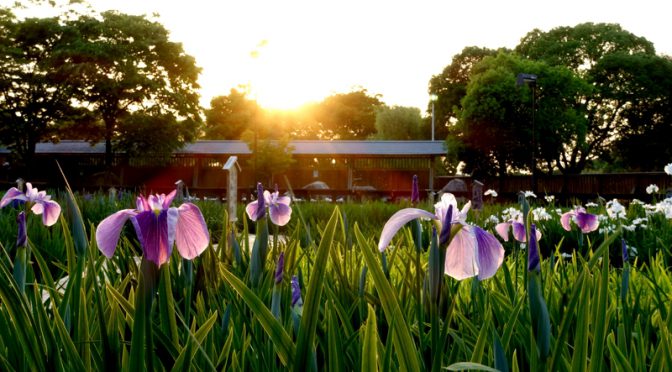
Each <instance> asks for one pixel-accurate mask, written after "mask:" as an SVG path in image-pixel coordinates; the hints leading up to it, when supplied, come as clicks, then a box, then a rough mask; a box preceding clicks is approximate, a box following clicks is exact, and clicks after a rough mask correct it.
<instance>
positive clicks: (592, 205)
mask: <svg viewBox="0 0 672 372" xmlns="http://www.w3.org/2000/svg"><path fill="white" fill-rule="evenodd" d="M597 206H598V205H597V203H593V202H588V203H586V208H591V207H597Z"/></svg>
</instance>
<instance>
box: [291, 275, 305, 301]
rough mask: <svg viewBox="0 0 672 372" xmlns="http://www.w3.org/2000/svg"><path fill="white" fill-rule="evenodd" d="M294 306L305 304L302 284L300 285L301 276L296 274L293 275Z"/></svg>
mask: <svg viewBox="0 0 672 372" xmlns="http://www.w3.org/2000/svg"><path fill="white" fill-rule="evenodd" d="M294 306H303V300H302V299H301V286H300V285H299V278H297V277H296V275H294V276H292V307H294Z"/></svg>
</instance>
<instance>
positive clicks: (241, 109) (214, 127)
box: [205, 89, 262, 140]
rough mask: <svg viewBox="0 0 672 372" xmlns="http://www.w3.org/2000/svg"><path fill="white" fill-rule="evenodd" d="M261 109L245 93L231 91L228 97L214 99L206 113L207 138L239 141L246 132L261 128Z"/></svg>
mask: <svg viewBox="0 0 672 372" xmlns="http://www.w3.org/2000/svg"><path fill="white" fill-rule="evenodd" d="M260 111H261V108H260V107H259V105H257V103H256V102H255V101H253V100H250V99H248V98H247V96H246V94H245V93H244V92H240V91H238V90H236V89H231V92H230V93H229V95H228V96H218V97H214V98H213V99H212V100H211V101H210V109H208V110H206V111H205V138H206V139H213V140H237V139H240V137H241V135H242V134H243V132H244V131H245V130H251V129H252V128H254V127H260V126H261V124H262V123H260V121H261V117H260Z"/></svg>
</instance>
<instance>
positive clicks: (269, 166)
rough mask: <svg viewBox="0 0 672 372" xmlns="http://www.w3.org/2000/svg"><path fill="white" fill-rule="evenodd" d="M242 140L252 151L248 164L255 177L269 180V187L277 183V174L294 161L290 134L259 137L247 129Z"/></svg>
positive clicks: (285, 169)
mask: <svg viewBox="0 0 672 372" xmlns="http://www.w3.org/2000/svg"><path fill="white" fill-rule="evenodd" d="M242 140H243V141H245V142H246V143H247V146H248V148H249V149H250V151H252V157H251V158H250V159H249V160H248V161H247V166H248V167H249V168H251V169H252V172H253V173H254V179H255V180H258V181H263V182H267V185H268V186H269V187H270V186H271V185H273V184H275V183H276V182H275V179H274V177H275V176H276V175H278V174H282V173H284V172H285V171H287V169H289V167H290V166H291V165H292V164H293V163H294V159H293V158H292V152H293V151H294V147H293V146H291V145H290V143H289V142H290V139H289V135H288V134H283V135H280V136H279V137H278V138H276V139H271V138H269V137H258V134H257V133H255V132H254V131H252V130H250V129H247V130H245V131H244V132H243V134H242Z"/></svg>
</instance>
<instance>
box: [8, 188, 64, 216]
mask: <svg viewBox="0 0 672 372" xmlns="http://www.w3.org/2000/svg"><path fill="white" fill-rule="evenodd" d="M14 200H17V201H18V200H20V201H24V202H26V203H27V204H28V206H30V210H31V211H33V213H35V214H38V215H39V214H41V215H42V223H43V224H44V225H45V226H51V225H53V224H55V223H56V221H58V216H59V215H60V214H61V206H60V205H59V204H58V203H56V202H55V201H53V200H51V196H49V195H47V193H46V192H45V191H38V190H37V188H33V185H31V184H30V182H27V183H26V193H25V194H24V193H23V192H22V191H21V190H19V189H17V188H16V187H12V188H11V189H9V190H7V192H6V193H5V196H3V197H2V200H0V208H4V207H5V206H7V205H8V204H9V203H11V202H12V201H14Z"/></svg>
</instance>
